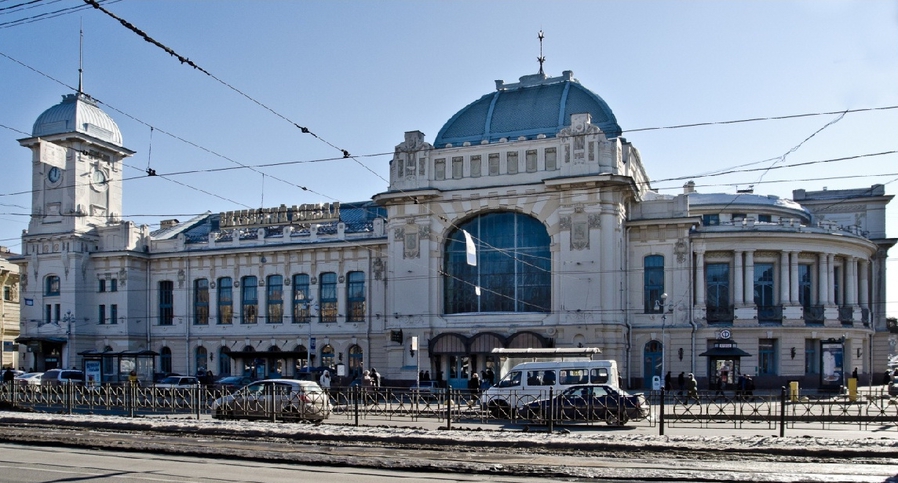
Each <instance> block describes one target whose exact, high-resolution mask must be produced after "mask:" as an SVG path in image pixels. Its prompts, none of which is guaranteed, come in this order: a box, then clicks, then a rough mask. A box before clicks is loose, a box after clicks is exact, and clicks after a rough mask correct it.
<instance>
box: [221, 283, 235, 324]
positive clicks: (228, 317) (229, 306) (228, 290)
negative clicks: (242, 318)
mask: <svg viewBox="0 0 898 483" xmlns="http://www.w3.org/2000/svg"><path fill="white" fill-rule="evenodd" d="M233 286H234V281H233V280H231V277H223V278H219V279H218V323H219V324H232V323H234V293H233Z"/></svg>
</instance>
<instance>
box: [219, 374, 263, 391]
mask: <svg viewBox="0 0 898 483" xmlns="http://www.w3.org/2000/svg"><path fill="white" fill-rule="evenodd" d="M252 382H253V378H251V377H249V376H227V377H222V378H221V379H219V380H217V381H215V383H213V387H214V388H215V389H218V390H220V391H227V392H234V391H236V390H237V389H240V388H241V387H243V386H246V385H249V384H250V383H252Z"/></svg>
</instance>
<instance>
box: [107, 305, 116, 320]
mask: <svg viewBox="0 0 898 483" xmlns="http://www.w3.org/2000/svg"><path fill="white" fill-rule="evenodd" d="M109 323H110V324H117V323H118V305H117V304H111V305H110V306H109Z"/></svg>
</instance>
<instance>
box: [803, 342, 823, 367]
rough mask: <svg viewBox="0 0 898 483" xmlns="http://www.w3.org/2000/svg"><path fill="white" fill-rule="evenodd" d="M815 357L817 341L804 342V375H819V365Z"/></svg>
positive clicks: (816, 356)
mask: <svg viewBox="0 0 898 483" xmlns="http://www.w3.org/2000/svg"><path fill="white" fill-rule="evenodd" d="M818 358H819V356H818V355H817V341H816V340H815V339H805V340H804V373H805V374H820V365H819V361H818Z"/></svg>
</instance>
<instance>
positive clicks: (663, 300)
mask: <svg viewBox="0 0 898 483" xmlns="http://www.w3.org/2000/svg"><path fill="white" fill-rule="evenodd" d="M660 302H661V303H660V304H659V305H660V307H661V387H664V386H665V383H666V380H665V377H666V373H665V372H664V369H665V367H664V366H665V358H664V356H665V354H666V352H667V342H666V341H665V338H664V336H665V332H666V329H667V305H666V302H667V292H665V293H662V294H661V301H660Z"/></svg>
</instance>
